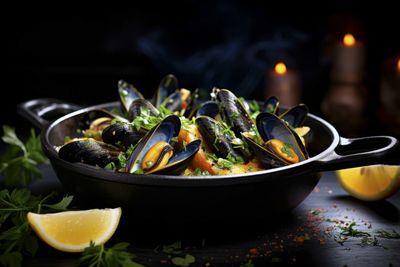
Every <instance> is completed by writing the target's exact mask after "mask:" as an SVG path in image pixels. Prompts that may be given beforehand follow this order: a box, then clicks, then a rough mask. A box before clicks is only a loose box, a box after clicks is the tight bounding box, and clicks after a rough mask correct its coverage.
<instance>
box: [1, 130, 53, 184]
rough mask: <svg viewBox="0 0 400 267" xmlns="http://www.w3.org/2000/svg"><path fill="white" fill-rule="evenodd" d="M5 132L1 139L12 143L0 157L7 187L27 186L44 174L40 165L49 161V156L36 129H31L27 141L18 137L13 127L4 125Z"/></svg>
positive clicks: (2, 173)
mask: <svg viewBox="0 0 400 267" xmlns="http://www.w3.org/2000/svg"><path fill="white" fill-rule="evenodd" d="M3 132H4V134H3V136H2V138H1V139H2V140H3V142H4V143H6V144H9V145H10V146H9V147H8V150H7V151H6V153H5V154H4V155H3V156H2V157H1V159H0V162H1V163H0V174H1V175H3V176H4V184H5V185H6V187H12V186H18V185H23V186H26V185H28V184H29V183H30V182H31V181H32V180H34V179H35V178H38V177H39V178H40V177H41V176H42V174H41V172H40V171H39V169H38V165H39V164H41V163H45V162H47V158H46V156H45V155H44V154H43V151H42V148H41V144H40V138H39V136H36V134H35V131H34V129H31V133H30V137H29V138H28V140H27V141H26V143H24V142H22V141H21V140H20V139H19V138H18V137H17V135H16V133H15V129H14V128H13V127H10V126H7V125H4V126H3Z"/></svg>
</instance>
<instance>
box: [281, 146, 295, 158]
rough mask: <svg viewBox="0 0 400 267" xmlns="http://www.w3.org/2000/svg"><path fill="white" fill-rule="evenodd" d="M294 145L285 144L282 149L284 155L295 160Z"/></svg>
mask: <svg viewBox="0 0 400 267" xmlns="http://www.w3.org/2000/svg"><path fill="white" fill-rule="evenodd" d="M292 149H293V145H292V144H289V143H283V146H282V148H281V151H282V153H285V154H286V155H287V156H288V157H289V158H293V157H294V154H293V150H292Z"/></svg>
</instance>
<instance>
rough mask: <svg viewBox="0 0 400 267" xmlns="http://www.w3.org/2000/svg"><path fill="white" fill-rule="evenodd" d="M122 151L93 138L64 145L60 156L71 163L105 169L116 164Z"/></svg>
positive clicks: (59, 152) (81, 139)
mask: <svg viewBox="0 0 400 267" xmlns="http://www.w3.org/2000/svg"><path fill="white" fill-rule="evenodd" d="M119 153H120V151H119V150H118V149H116V148H115V147H113V146H110V145H108V144H105V143H103V142H99V141H96V140H94V139H91V138H80V139H75V140H73V141H71V142H69V143H67V144H65V145H63V146H62V147H61V148H60V150H59V151H58V156H59V157H60V158H61V159H63V160H66V161H69V162H82V163H86V164H89V165H93V166H99V167H102V168H104V167H105V166H106V165H107V164H109V163H110V162H115V161H116V160H117V156H118V155H119Z"/></svg>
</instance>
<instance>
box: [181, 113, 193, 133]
mask: <svg viewBox="0 0 400 267" xmlns="http://www.w3.org/2000/svg"><path fill="white" fill-rule="evenodd" d="M179 119H180V120H181V127H182V129H184V130H186V131H191V126H192V125H194V124H195V122H194V121H195V119H196V118H195V117H193V118H192V119H188V118H186V117H184V116H181V117H179Z"/></svg>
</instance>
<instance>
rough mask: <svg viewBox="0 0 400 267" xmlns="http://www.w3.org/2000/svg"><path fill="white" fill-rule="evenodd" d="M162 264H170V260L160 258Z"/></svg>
mask: <svg viewBox="0 0 400 267" xmlns="http://www.w3.org/2000/svg"><path fill="white" fill-rule="evenodd" d="M160 264H168V260H166V259H161V260H160Z"/></svg>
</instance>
